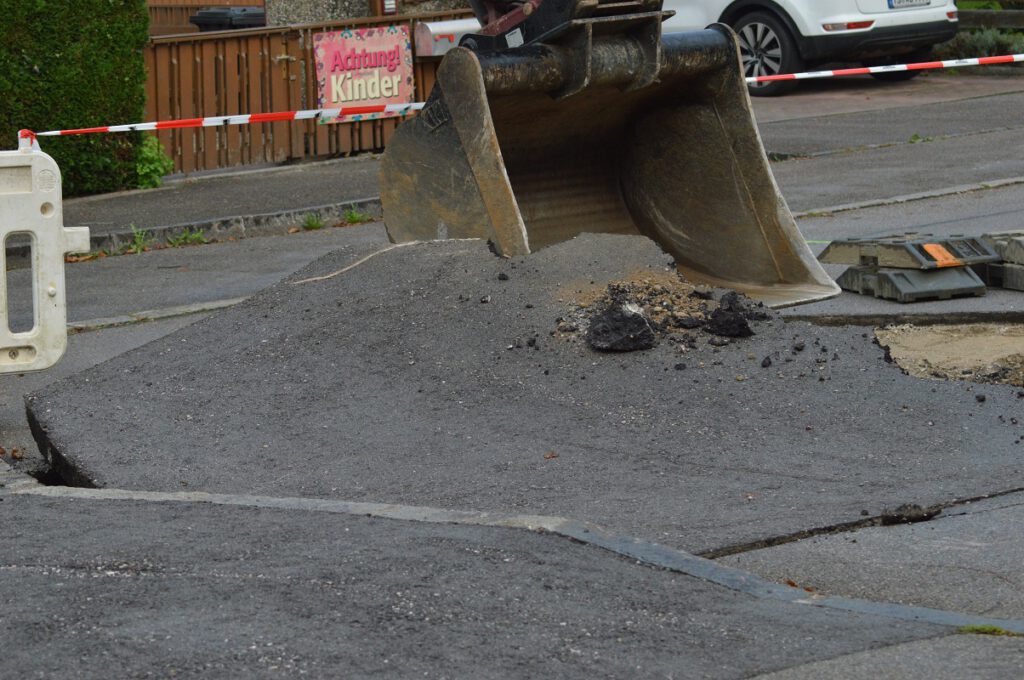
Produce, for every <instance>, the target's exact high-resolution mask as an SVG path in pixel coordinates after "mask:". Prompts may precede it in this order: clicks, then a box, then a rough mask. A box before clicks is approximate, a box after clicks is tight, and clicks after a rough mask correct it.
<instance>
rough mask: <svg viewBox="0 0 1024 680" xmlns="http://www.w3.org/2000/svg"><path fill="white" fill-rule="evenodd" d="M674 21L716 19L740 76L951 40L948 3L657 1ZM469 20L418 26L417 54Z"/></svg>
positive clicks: (869, 58) (877, 61) (909, 54)
mask: <svg viewBox="0 0 1024 680" xmlns="http://www.w3.org/2000/svg"><path fill="white" fill-rule="evenodd" d="M662 9H664V10H671V11H674V12H675V16H673V17H671V18H670V19H668V20H666V21H665V23H664V24H663V25H662V31H663V32H664V33H672V32H678V31H692V30H695V29H701V28H704V27H706V26H707V25H708V24H713V23H716V22H720V23H724V24H728V25H729V26H732V28H733V30H735V31H736V33H737V35H738V36H739V42H740V54H741V58H742V60H743V69H744V72H745V75H746V76H748V77H749V76H762V75H775V74H777V73H796V72H799V71H802V70H804V69H805V68H807V67H808V66H813V65H815V64H821V63H825V62H831V61H847V62H848V61H859V62H863V63H865V64H867V65H869V66H876V65H881V64H896V63H902V62H912V61H924V60H927V58H928V55H929V52H930V50H931V48H932V46H933V45H935V44H937V43H940V42H943V41H945V40H949V39H950V38H952V37H953V36H954V35H956V31H957V26H958V20H957V8H956V1H955V0H664V3H663V5H662ZM479 26H480V25H479V24H478V23H477V21H476V19H463V20H459V21H442V22H435V23H420V24H418V25H417V28H416V52H417V55H418V56H439V55H441V54H443V53H444V52H446V51H447V50H448V49H450V48H451V47H454V46H455V45H457V44H459V39H460V38H461V37H462V36H463V35H465V34H466V33H472V32H475V31H477V30H479ZM918 73H919V71H893V72H889V73H878V74H875V77H876V78H879V79H882V80H906V79H909V78H913V77H914V76H915V75H917V74H918ZM795 86H796V83H795V82H794V81H777V82H772V83H763V84H758V85H751V86H750V93H751V94H753V95H759V96H770V95H777V94H782V93H783V92H786V91H788V90H790V89H792V88H793V87H795Z"/></svg>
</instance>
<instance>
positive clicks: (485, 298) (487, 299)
mask: <svg viewBox="0 0 1024 680" xmlns="http://www.w3.org/2000/svg"><path fill="white" fill-rule="evenodd" d="M490 301H491V296H490V295H484V296H483V297H482V298H480V304H484V305H486V304H487V303H488V302H490Z"/></svg>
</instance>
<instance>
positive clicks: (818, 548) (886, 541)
mask: <svg viewBox="0 0 1024 680" xmlns="http://www.w3.org/2000/svg"><path fill="white" fill-rule="evenodd" d="M1021 496H1022V494H1011V495H1007V496H1004V497H1001V498H998V499H992V500H987V501H981V502H978V503H972V504H970V505H966V506H961V507H958V508H950V509H948V510H946V511H944V512H943V513H942V514H941V515H940V516H939V517H938V518H936V519H935V520H933V521H930V522H927V523H923V524H909V525H903V526H900V527H887V528H880V527H876V528H868V529H861V530H860V531H855V532H850V533H846V534H842V535H836V536H819V537H815V538H811V539H808V540H806V541H800V542H799V543H791V544H788V545H783V546H777V547H774V548H767V549H764V550H756V551H753V552H748V553H743V554H741V555H734V556H731V557H725V558H721V560H720V561H721V562H722V563H724V564H728V565H730V566H733V567H736V568H740V569H747V570H750V571H753V572H755V573H757V574H760V575H761V576H764V577H765V578H768V579H771V580H773V581H777V582H782V581H784V580H786V579H790V580H793V581H795V582H797V583H799V584H801V585H806V586H809V587H812V588H814V589H815V590H816V591H817V592H823V593H831V594H838V595H845V596H847V597H864V596H870V597H872V598H876V599H884V600H890V601H899V602H904V603H909V604H915V605H922V606H929V607H941V608H945V609H955V610H957V611H962V612H970V613H974V614H984V615H987V616H1003V617H1015V616H1022V615H1024V579H1022V577H1021V573H1020V565H1021V564H1022V563H1024V537H1022V536H1021V531H1020V526H1021V520H1022V518H1024V502H1022V501H1024V499H1022V497H1021Z"/></svg>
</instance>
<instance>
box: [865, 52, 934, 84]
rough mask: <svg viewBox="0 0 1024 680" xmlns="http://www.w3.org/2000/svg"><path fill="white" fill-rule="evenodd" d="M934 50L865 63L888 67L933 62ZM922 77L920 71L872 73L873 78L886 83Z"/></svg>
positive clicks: (866, 63) (866, 64) (866, 62)
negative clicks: (890, 65)
mask: <svg viewBox="0 0 1024 680" xmlns="http://www.w3.org/2000/svg"><path fill="white" fill-rule="evenodd" d="M931 60H932V50H931V48H930V47H929V48H928V49H924V50H918V51H917V52H911V53H910V54H904V55H900V56H898V57H886V58H884V59H873V60H871V61H865V62H864V65H865V66H888V65H889V64H916V63H917V62H921V61H931ZM919 75H921V72H920V71H892V72H890V73H872V74H871V77H872V78H874V79H876V80H881V81H882V82H886V83H900V82H903V81H906V80H910V79H911V78H916V77H918V76H919Z"/></svg>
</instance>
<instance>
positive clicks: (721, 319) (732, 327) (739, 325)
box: [707, 309, 754, 338]
mask: <svg viewBox="0 0 1024 680" xmlns="http://www.w3.org/2000/svg"><path fill="white" fill-rule="evenodd" d="M707 330H708V332H709V333H713V334H714V335H722V336H725V337H728V338H748V337H750V336H751V335H753V334H754V331H753V330H751V328H750V323H749V322H747V319H746V317H744V316H743V315H742V314H740V313H739V312H734V311H730V310H727V309H716V310H715V311H713V312H711V318H710V319H709V320H708V324H707Z"/></svg>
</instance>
